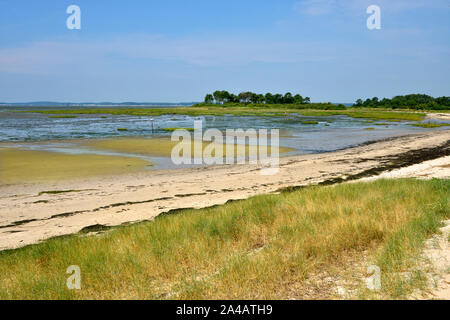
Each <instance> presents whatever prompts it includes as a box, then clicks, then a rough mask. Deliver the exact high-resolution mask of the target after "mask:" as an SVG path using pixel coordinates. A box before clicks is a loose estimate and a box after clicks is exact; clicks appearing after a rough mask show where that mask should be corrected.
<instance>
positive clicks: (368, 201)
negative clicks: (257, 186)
mask: <svg viewBox="0 0 450 320" xmlns="http://www.w3.org/2000/svg"><path fill="white" fill-rule="evenodd" d="M449 193H450V181H448V180H429V181H419V180H413V179H403V180H379V181H375V182H370V183H351V184H341V185H337V186H322V187H318V186H315V187H309V188H304V189H301V190H298V191H293V192H289V193H282V194H279V195H261V196H256V197H253V198H250V199H248V200H245V201H238V202H232V203H229V204H226V205H223V206H218V207H214V208H209V209H202V210H185V211H181V212H177V214H171V215H163V216H160V217H158V218H157V219H156V220H154V221H150V222H143V223H139V224H135V225H130V226H122V227H117V228H113V229H110V230H109V231H106V232H103V233H100V234H95V235H88V236H86V235H73V236H68V237H63V238H55V239H51V240H48V241H46V242H44V243H41V244H37V245H33V246H29V247H25V248H22V249H18V250H12V251H4V252H0V299H2V300H4V299H290V298H292V299H294V298H295V299H301V298H336V297H338V296H336V291H335V286H337V285H338V283H337V282H334V281H331V282H329V281H328V282H327V281H323V279H324V278H323V277H326V278H327V279H341V280H342V281H346V282H347V283H354V284H353V286H354V288H353V289H355V290H354V296H355V297H362V298H367V299H372V298H380V297H381V298H403V297H406V296H407V295H408V294H409V293H411V292H412V290H413V289H415V288H421V287H422V286H423V281H422V280H423V277H419V276H417V277H416V276H414V277H412V278H411V280H408V281H404V280H402V279H403V277H402V276H401V274H404V273H405V272H406V273H411V274H419V272H420V271H416V270H417V269H416V268H417V267H418V264H417V261H418V256H419V255H418V254H419V252H420V250H421V248H422V247H423V243H424V240H425V239H427V238H428V237H430V236H431V235H432V234H433V233H434V232H436V231H437V229H438V227H439V226H440V225H441V220H443V219H448V218H450V209H449V203H448V200H449V198H448V194H449ZM373 264H375V265H378V266H379V267H380V268H381V270H382V273H381V277H382V290H381V292H380V293H377V294H373V293H372V292H367V290H364V289H363V286H362V282H363V278H362V277H363V276H364V274H361V275H360V276H356V275H358V274H359V273H360V271H361V270H365V268H366V267H367V266H368V265H373ZM71 265H77V266H79V267H80V270H81V279H82V280H81V290H68V289H67V287H66V281H67V278H68V277H69V275H68V274H66V269H67V268H68V267H69V266H71ZM355 281H356V283H355Z"/></svg>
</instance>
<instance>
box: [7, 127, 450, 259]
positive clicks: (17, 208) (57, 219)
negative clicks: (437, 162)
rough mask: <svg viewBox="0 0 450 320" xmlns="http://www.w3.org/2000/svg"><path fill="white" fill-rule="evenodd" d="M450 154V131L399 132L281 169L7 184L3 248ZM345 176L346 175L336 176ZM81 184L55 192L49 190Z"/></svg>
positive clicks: (294, 160)
mask: <svg viewBox="0 0 450 320" xmlns="http://www.w3.org/2000/svg"><path fill="white" fill-rule="evenodd" d="M448 155H450V130H439V131H434V132H429V133H424V134H417V135H411V136H406V137H400V138H393V139H389V140H385V141H380V142H376V143H372V144H368V145H363V146H358V147H355V148H350V149H346V150H342V151H337V152H332V153H324V154H315V155H302V156H295V157H286V158H282V159H281V160H280V169H279V172H278V173H277V174H276V175H273V176H263V175H261V174H260V170H259V169H260V168H258V167H257V166H252V165H230V166H216V167H206V168H205V167H203V168H196V169H183V170H170V171H145V172H140V173H135V174H130V175H121V176H112V177H101V178H97V179H85V180H76V181H70V182H61V183H53V184H38V185H10V186H2V187H0V250H5V249H12V248H17V247H21V246H25V245H28V244H33V243H36V242H39V241H41V240H44V239H48V238H51V237H55V236H60V235H66V234H72V233H77V232H79V231H80V230H82V229H85V228H88V229H89V227H92V226H96V225H104V226H114V225H120V224H123V223H129V222H137V221H143V220H150V219H153V218H154V217H156V216H157V215H159V214H161V213H164V212H168V211H171V210H174V209H180V208H204V207H209V206H213V205H217V204H223V203H225V202H227V201H229V200H235V199H245V198H248V197H250V196H253V195H256V194H263V193H270V192H276V191H278V190H280V189H282V188H287V187H291V186H302V185H308V184H312V183H320V182H324V181H329V182H333V179H335V181H339V179H340V178H345V177H351V178H352V179H356V178H360V177H363V176H367V175H371V174H373V175H377V174H380V173H381V172H383V171H386V170H390V169H393V168H398V167H403V166H408V165H412V164H415V163H421V162H423V161H426V160H431V159H434V158H438V157H442V156H448ZM336 179H338V180H336ZM51 190H75V191H72V192H67V193H59V194H48V193H43V194H40V193H41V192H43V191H51Z"/></svg>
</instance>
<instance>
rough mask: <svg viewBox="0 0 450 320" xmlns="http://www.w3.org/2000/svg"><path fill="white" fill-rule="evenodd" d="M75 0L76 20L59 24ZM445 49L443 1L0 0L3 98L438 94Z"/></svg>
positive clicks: (449, 16) (448, 77)
mask: <svg viewBox="0 0 450 320" xmlns="http://www.w3.org/2000/svg"><path fill="white" fill-rule="evenodd" d="M71 4H76V5H78V6H79V7H80V8H81V12H82V17H81V24H82V25H81V30H68V29H67V28H66V19H67V17H68V16H69V15H68V14H66V8H67V7H68V6H69V5H71ZM371 4H376V5H379V6H380V7H381V14H382V20H381V23H382V29H381V30H373V31H370V30H368V29H367V27H366V20H367V18H368V17H369V15H368V14H366V9H367V7H368V6H369V5H371ZM449 58H450V0H303V1H287V0H277V1H275V0H273V1H272V0H271V1H269V0H265V1H261V0H259V1H257V0H240V1H235V0H227V1H218V0H192V1H186V0H185V1H171V0H166V1H151V0H147V1H144V0H129V1H119V0H115V1H107V0H89V1H87V0H70V1H66V0H40V1H29V0H7V1H5V0H0V101H3V102H24V101H40V100H46V101H47V100H51V101H74V102H83V101H113V102H119V101H158V102H179V101H199V100H202V99H203V97H204V95H205V94H206V93H207V92H212V91H214V90H216V89H224V90H229V91H232V92H240V91H247V90H250V91H254V92H260V93H265V92H287V91H290V92H293V93H300V94H302V95H304V96H310V97H311V99H312V101H333V102H353V101H355V100H356V99H357V98H359V97H373V96H378V97H392V96H394V95H398V94H407V93H416V92H420V93H427V94H430V95H433V96H442V95H450V59H449Z"/></svg>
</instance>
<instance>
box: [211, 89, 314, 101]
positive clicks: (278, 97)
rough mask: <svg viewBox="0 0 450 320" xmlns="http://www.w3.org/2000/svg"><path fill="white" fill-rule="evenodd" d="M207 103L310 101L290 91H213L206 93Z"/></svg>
mask: <svg viewBox="0 0 450 320" xmlns="http://www.w3.org/2000/svg"><path fill="white" fill-rule="evenodd" d="M204 102H205V103H207V104H212V103H216V104H224V103H252V104H308V103H311V100H310V98H309V97H302V96H301V95H299V94H296V95H293V94H292V93H290V92H287V93H285V94H284V95H283V94H279V93H276V94H272V93H266V94H257V93H254V92H249V91H247V92H241V93H239V94H238V95H235V94H233V93H229V92H228V91H219V90H217V91H215V92H214V93H213V94H210V93H208V94H207V95H206V97H205V100H204Z"/></svg>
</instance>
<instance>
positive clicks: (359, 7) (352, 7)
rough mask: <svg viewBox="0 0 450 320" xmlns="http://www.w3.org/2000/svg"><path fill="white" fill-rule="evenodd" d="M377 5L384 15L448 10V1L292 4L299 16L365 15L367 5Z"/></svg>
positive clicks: (361, 0) (316, 0) (365, 0)
mask: <svg viewBox="0 0 450 320" xmlns="http://www.w3.org/2000/svg"><path fill="white" fill-rule="evenodd" d="M373 4H375V5H378V6H380V7H381V8H382V9H383V10H385V12H386V13H397V12H401V11H405V10H411V9H419V8H424V9H426V8H428V9H449V8H450V1H448V0H341V1H338V0H302V1H298V2H296V3H295V4H294V10H295V11H297V12H299V13H300V14H306V15H312V16H318V15H327V14H331V13H333V12H337V11H338V12H339V13H347V14H358V15H360V14H365V9H366V8H367V7H368V6H369V5H373Z"/></svg>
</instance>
